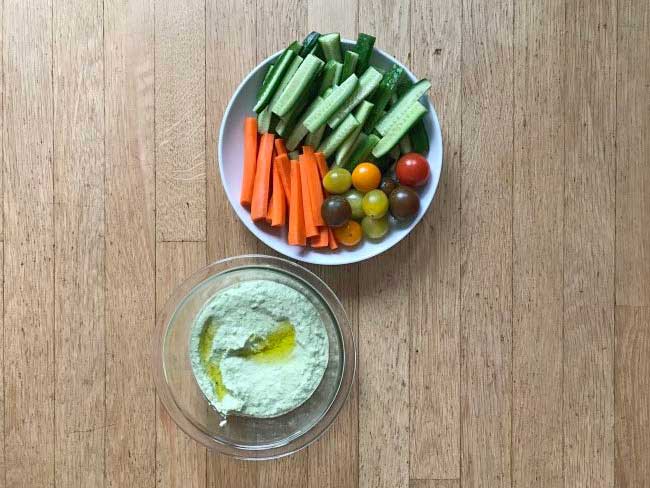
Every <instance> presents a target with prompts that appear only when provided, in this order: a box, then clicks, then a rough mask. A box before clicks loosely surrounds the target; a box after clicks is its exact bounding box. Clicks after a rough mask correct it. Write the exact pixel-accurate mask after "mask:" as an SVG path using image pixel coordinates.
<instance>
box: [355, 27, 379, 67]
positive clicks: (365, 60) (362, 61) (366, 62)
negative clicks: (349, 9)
mask: <svg viewBox="0 0 650 488" xmlns="http://www.w3.org/2000/svg"><path fill="white" fill-rule="evenodd" d="M375 40H376V38H375V37H374V36H371V35H369V34H364V33H363V32H361V33H360V34H359V36H358V37H357V43H356V44H355V46H354V51H355V52H356V53H357V54H358V55H359V60H358V61H357V67H356V73H357V75H360V74H361V73H364V72H365V71H366V70H367V69H368V66H370V57H371V56H372V50H373V48H374V46H375Z"/></svg>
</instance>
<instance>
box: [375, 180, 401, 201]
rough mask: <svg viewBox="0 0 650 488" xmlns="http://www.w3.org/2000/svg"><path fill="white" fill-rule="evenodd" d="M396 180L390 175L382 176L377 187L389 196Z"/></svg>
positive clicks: (395, 186)
mask: <svg viewBox="0 0 650 488" xmlns="http://www.w3.org/2000/svg"><path fill="white" fill-rule="evenodd" d="M397 186H398V185H397V181H395V180H394V179H393V178H391V177H390V176H384V177H383V178H382V179H381V184H380V185H379V189H380V190H381V191H383V192H384V193H385V194H386V196H388V197H389V196H390V194H391V193H393V190H394V189H395V188H397Z"/></svg>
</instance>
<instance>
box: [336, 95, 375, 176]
mask: <svg viewBox="0 0 650 488" xmlns="http://www.w3.org/2000/svg"><path fill="white" fill-rule="evenodd" d="M372 109H373V105H372V103H370V102H368V101H367V100H364V101H363V102H361V105H359V108H357V111H356V112H355V114H354V118H355V119H357V120H358V121H359V127H357V128H356V129H355V130H354V132H352V134H350V135H349V136H348V138H347V139H346V140H345V141H343V144H341V145H340V146H339V148H338V150H337V152H336V165H337V166H341V165H342V164H343V163H345V162H346V160H347V159H348V158H349V157H350V155H351V154H352V153H353V152H354V144H355V142H356V141H357V138H358V137H359V134H360V133H361V130H362V129H363V124H364V123H365V121H366V120H368V117H369V116H370V114H371V113H372Z"/></svg>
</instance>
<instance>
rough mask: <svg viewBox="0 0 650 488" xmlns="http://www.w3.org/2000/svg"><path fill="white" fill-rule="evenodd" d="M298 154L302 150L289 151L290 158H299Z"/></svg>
mask: <svg viewBox="0 0 650 488" xmlns="http://www.w3.org/2000/svg"><path fill="white" fill-rule="evenodd" d="M298 156H300V151H291V152H290V153H289V159H298Z"/></svg>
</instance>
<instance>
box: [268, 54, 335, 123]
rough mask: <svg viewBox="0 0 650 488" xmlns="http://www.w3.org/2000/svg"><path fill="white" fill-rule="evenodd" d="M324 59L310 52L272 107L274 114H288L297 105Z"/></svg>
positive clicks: (280, 115) (281, 115)
mask: <svg viewBox="0 0 650 488" xmlns="http://www.w3.org/2000/svg"><path fill="white" fill-rule="evenodd" d="M323 64H324V63H323V61H322V60H320V59H319V58H317V57H316V56H314V55H313V54H309V55H308V56H307V57H306V58H305V60H304V61H303V62H302V63H301V64H300V66H299V67H298V70H297V71H296V72H295V73H294V75H293V76H292V77H291V80H289V83H288V84H287V86H286V87H285V88H284V90H283V91H282V94H281V95H280V97H279V98H278V100H277V101H276V102H275V104H274V106H273V107H272V111H273V113H274V114H276V115H278V116H279V117H283V116H285V115H287V113H288V112H289V110H291V108H292V107H293V106H294V105H295V103H296V102H297V101H298V99H299V98H300V95H302V93H303V92H305V91H306V90H307V88H308V87H309V85H310V83H311V82H312V81H313V80H314V78H316V75H317V74H318V71H319V70H320V69H321V68H322V67H323Z"/></svg>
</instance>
